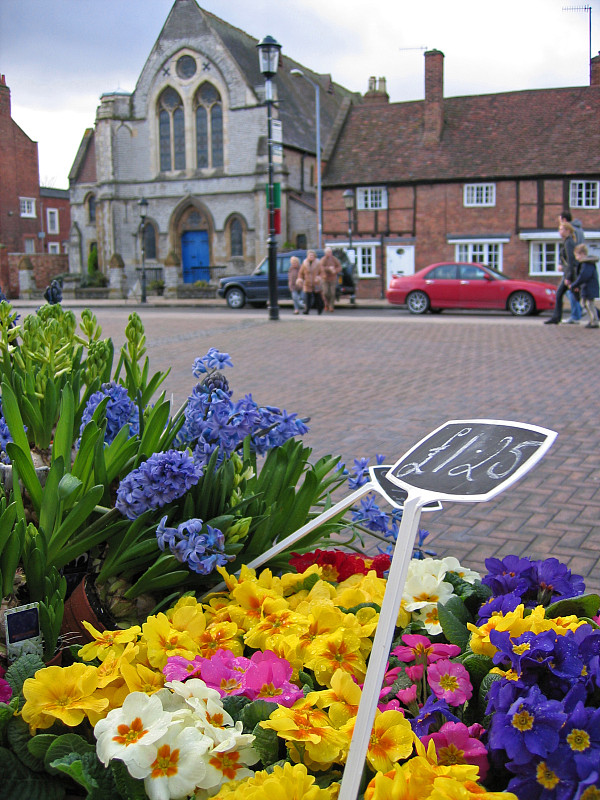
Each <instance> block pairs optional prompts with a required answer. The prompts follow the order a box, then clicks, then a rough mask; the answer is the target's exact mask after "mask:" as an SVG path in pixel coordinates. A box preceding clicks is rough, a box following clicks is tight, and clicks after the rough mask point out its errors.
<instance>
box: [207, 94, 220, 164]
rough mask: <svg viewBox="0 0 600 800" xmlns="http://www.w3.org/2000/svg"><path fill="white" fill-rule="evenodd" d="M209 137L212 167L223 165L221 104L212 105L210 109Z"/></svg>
mask: <svg viewBox="0 0 600 800" xmlns="http://www.w3.org/2000/svg"><path fill="white" fill-rule="evenodd" d="M210 139H211V147H212V165H213V167H222V166H223V109H222V108H221V104H220V103H218V104H216V105H214V106H213V107H212V108H211V110H210Z"/></svg>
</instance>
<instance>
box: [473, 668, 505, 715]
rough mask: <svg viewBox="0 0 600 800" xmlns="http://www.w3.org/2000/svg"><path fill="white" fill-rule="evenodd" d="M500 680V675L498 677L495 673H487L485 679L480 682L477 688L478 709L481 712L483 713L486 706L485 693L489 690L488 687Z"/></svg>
mask: <svg viewBox="0 0 600 800" xmlns="http://www.w3.org/2000/svg"><path fill="white" fill-rule="evenodd" d="M500 680H502V675H498V674H497V673H496V672H488V674H487V675H486V676H485V678H484V679H483V680H482V681H481V684H480V686H479V696H478V700H479V707H480V708H481V709H482V711H483V712H484V711H485V707H486V705H487V693H488V692H489V690H490V686H491V685H492V683H493V682H494V681H500Z"/></svg>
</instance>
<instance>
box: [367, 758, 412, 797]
mask: <svg viewBox="0 0 600 800" xmlns="http://www.w3.org/2000/svg"><path fill="white" fill-rule="evenodd" d="M423 797H426V795H417V794H415V793H414V792H413V791H412V790H411V786H410V772H409V771H408V770H407V769H405V768H404V766H403V765H402V764H394V767H393V769H391V770H390V771H389V772H386V773H385V774H384V773H383V772H378V773H377V774H376V775H375V777H374V778H373V779H372V780H371V781H370V783H369V785H368V786H367V788H366V789H365V795H364V798H365V800H422V799H423Z"/></svg>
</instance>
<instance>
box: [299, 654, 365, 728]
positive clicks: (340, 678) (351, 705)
mask: <svg viewBox="0 0 600 800" xmlns="http://www.w3.org/2000/svg"><path fill="white" fill-rule="evenodd" d="M361 695H362V689H361V688H360V686H359V685H358V684H357V683H356V682H355V681H354V680H353V678H352V676H351V675H349V674H348V673H347V672H344V671H343V670H341V669H338V670H336V671H335V672H334V673H333V675H332V677H331V689H325V690H324V691H320V692H309V694H308V695H307V696H306V700H307V702H309V703H315V704H316V705H317V707H318V708H329V717H330V719H331V721H332V722H333V724H334V726H335V727H336V728H341V727H342V725H345V724H346V722H348V720H349V719H352V717H355V716H356V715H357V714H358V706H359V703H360V698H361Z"/></svg>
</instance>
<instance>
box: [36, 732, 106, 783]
mask: <svg viewBox="0 0 600 800" xmlns="http://www.w3.org/2000/svg"><path fill="white" fill-rule="evenodd" d="M39 738H40V736H39V734H38V735H37V736H34V738H33V740H32V741H35V740H36V739H39ZM86 753H92V754H93V755H94V758H96V748H95V747H94V745H93V744H90V743H89V742H86V740H85V739H84V738H83V736H79V734H77V733H65V734H63V735H62V736H53V737H52V741H50V742H48V746H47V748H46V750H45V752H44V754H43V756H42V758H43V759H44V766H45V767H46V769H47V770H48V772H50V774H52V772H53V767H51V762H52V761H55V760H58V759H63V758H65V757H66V756H68V755H70V754H73V755H75V756H77V757H81V756H83V755H85V754H86Z"/></svg>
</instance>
